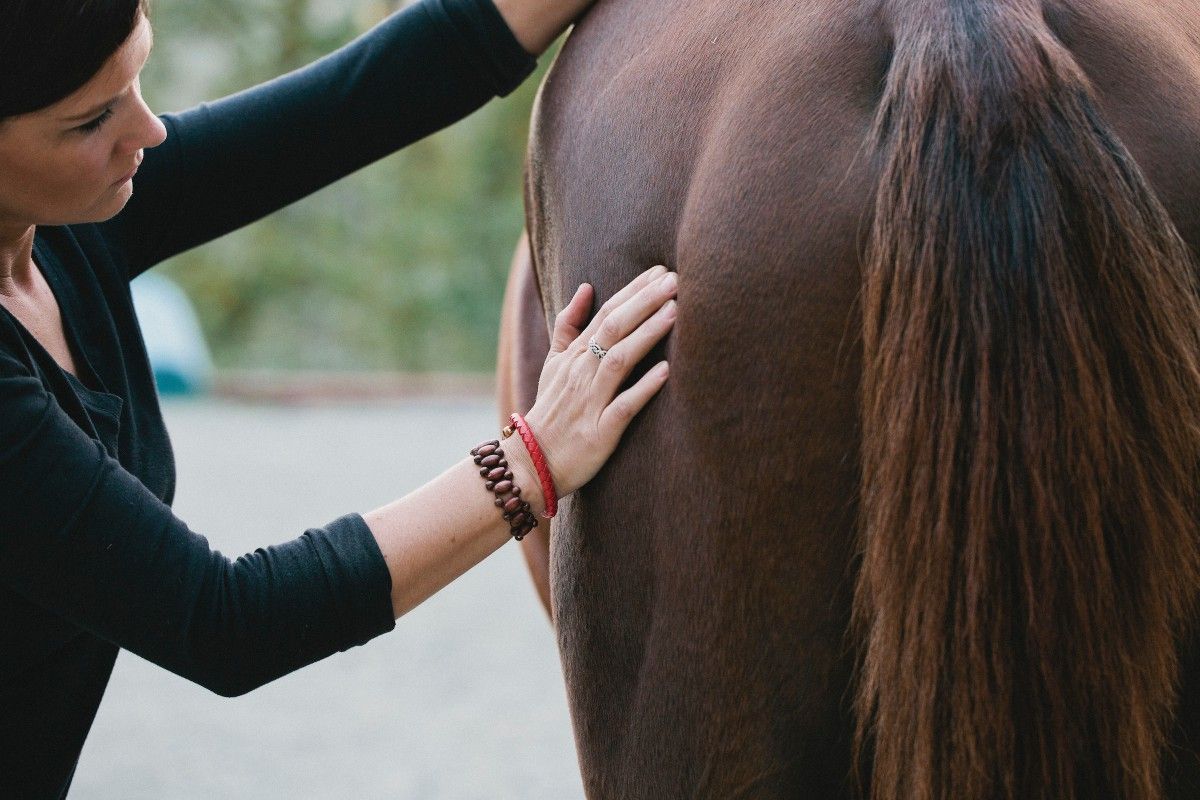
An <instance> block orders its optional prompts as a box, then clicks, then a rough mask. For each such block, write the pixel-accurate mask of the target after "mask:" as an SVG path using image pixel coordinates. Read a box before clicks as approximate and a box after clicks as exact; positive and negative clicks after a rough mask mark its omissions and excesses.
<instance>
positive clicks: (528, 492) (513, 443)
mask: <svg viewBox="0 0 1200 800" xmlns="http://www.w3.org/2000/svg"><path fill="white" fill-rule="evenodd" d="M500 446H501V447H503V448H504V455H505V458H506V459H507V460H508V468H509V470H510V471H511V472H512V474H513V483H514V484H516V485H517V486H519V487H521V499H523V500H524V501H525V502H527V503H529V505H530V507H531V508H532V509H533V512H534V514H536V515H537V516H538V517H541V516H542V514H543V513H544V512H545V510H546V500H545V498H544V497H542V483H541V481H540V480H539V479H538V473H537V468H536V467H534V465H533V459H532V458H531V457H530V455H529V451H528V450H526V449H525V443H524V442H522V441H521V437H520V436H518V435H516V434H515V433H514V434H513V435H512V436H510V437H508V438H507V439H504V440H503V441H501V442H500Z"/></svg>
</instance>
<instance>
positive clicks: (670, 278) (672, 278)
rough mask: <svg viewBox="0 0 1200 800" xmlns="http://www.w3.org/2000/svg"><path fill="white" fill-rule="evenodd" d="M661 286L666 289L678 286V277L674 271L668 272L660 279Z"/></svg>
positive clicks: (673, 288)
mask: <svg viewBox="0 0 1200 800" xmlns="http://www.w3.org/2000/svg"><path fill="white" fill-rule="evenodd" d="M662 286H663V288H664V289H666V290H667V291H674V290H675V289H676V288H677V287H678V286H679V277H678V276H677V275H676V274H675V273H674V272H668V273H667V275H666V277H665V278H663V279H662Z"/></svg>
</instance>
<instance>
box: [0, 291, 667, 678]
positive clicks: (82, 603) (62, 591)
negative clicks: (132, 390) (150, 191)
mask: <svg viewBox="0 0 1200 800" xmlns="http://www.w3.org/2000/svg"><path fill="white" fill-rule="evenodd" d="M664 272H665V270H662V269H661V268H660V269H659V270H657V271H656V272H654V273H647V274H645V275H643V276H642V277H641V278H640V279H639V281H638V282H637V283H638V284H639V285H640V288H639V289H638V290H637V291H636V292H634V293H632V296H631V294H630V293H627V294H626V297H625V298H624V299H625V300H628V302H625V303H620V302H612V301H610V302H609V303H608V304H606V306H605V309H603V310H602V311H601V312H600V314H599V315H598V317H597V320H594V321H593V322H592V324H591V325H590V326H589V327H588V330H587V331H585V335H584V336H583V337H582V339H583V344H581V343H580V341H579V339H578V338H577V337H573V336H571V335H570V334H571V333H572V332H573V331H574V330H576V328H577V327H578V326H579V325H580V324H582V320H583V319H585V318H586V311H587V307H588V305H589V304H590V302H591V295H590V290H586V289H585V290H583V291H582V292H581V293H580V294H579V295H577V296H576V298H575V300H574V302H573V303H572V304H571V306H570V309H569V311H568V312H565V313H564V315H563V316H562V317H560V320H559V325H558V328H557V330H558V334H559V335H558V337H557V339H556V350H555V354H554V355H552V356H551V358H550V359H549V360H548V362H547V366H546V370H545V372H544V373H543V377H542V381H543V386H542V391H541V393H540V394H539V401H538V403H537V404H535V407H534V409H532V410H531V411H530V413H529V414H528V415H527V419H528V420H529V424H530V425H531V427H533V429H534V430H535V432H536V433H537V435H538V438H539V440H540V441H541V445H542V448H543V450H544V451H545V455H546V458H547V460H548V462H549V464H550V465H551V468H552V470H553V474H554V479H555V482H556V485H557V486H558V487H559V490H560V491H561V492H562V493H563V494H566V493H568V492H570V491H572V490H574V489H575V488H577V487H578V486H580V485H582V484H583V483H584V482H586V481H587V480H588V479H590V478H591V477H592V476H593V475H594V474H595V472H596V471H597V470H598V469H599V466H600V464H601V463H602V462H603V461H604V460H606V459H607V458H608V456H609V455H610V454H611V453H612V451H613V449H614V448H615V446H616V443H617V439H618V438H619V437H620V435H621V433H622V432H623V431H624V429H625V427H626V424H627V423H628V421H629V419H630V418H631V417H632V415H633V414H634V413H636V412H637V411H638V410H639V409H640V408H641V407H642V406H643V405H645V403H646V402H647V401H648V400H649V398H650V396H651V395H653V393H654V392H656V391H657V390H658V388H659V387H661V386H662V382H663V381H664V380H665V378H666V374H665V372H664V371H651V373H649V374H648V376H647V377H644V378H642V380H641V381H640V382H639V383H638V384H636V385H635V386H634V387H633V388H632V389H629V390H626V391H625V392H623V393H621V394H620V395H616V394H615V393H616V390H617V387H618V386H620V384H621V381H623V380H624V376H625V375H627V374H628V372H629V366H631V365H632V364H635V363H636V362H637V361H638V360H640V358H641V357H642V356H643V355H644V353H645V352H648V351H649V349H650V347H651V346H652V345H653V343H654V342H656V341H658V340H659V339H661V338H662V336H664V335H665V334H666V332H667V330H668V329H669V328H670V327H671V323H672V319H673V308H672V306H671V305H670V304H667V305H664V303H665V302H666V301H667V298H668V297H669V296H670V295H672V294H673V293H674V291H673V288H672V287H670V286H669V285H668V284H663V283H661V280H662V275H663V273H664ZM655 280H657V281H659V282H658V283H652V282H653V281H655ZM647 317H649V318H648V319H647V321H645V322H641V323H640V324H639V321H640V320H642V319H646V318H647ZM595 331H599V333H598V336H599V338H600V341H601V342H603V343H604V344H606V345H613V347H612V352H611V353H610V354H609V356H608V357H607V358H605V359H604V361H603V362H602V363H599V362H597V361H596V359H595V358H594V357H593V356H591V355H590V354H588V353H587V352H586V351H585V350H582V349H581V348H583V347H584V346H585V344H586V341H587V338H588V337H589V336H590V335H592V332H595ZM0 340H6V341H5V343H6V346H11V347H14V348H15V347H18V346H20V339H19V335H18V334H17V332H16V330H15V328H13V326H12V325H11V324H9V323H6V322H4V321H3V320H0ZM617 342H620V344H616V343H617ZM614 396H615V399H614ZM0 416H2V417H3V418H4V419H5V422H6V424H5V425H4V426H2V427H0V584H3V585H4V586H5V587H6V588H8V589H10V590H12V591H13V592H16V593H17V594H19V595H20V596H21V597H23V598H24V599H25V600H26V601H28V602H30V603H32V604H34V605H36V606H39V607H41V608H43V609H45V610H47V611H50V612H52V613H54V614H55V615H57V616H59V617H61V618H62V619H65V620H67V621H69V622H71V623H72V624H74V625H77V626H79V627H81V628H83V629H85V630H87V631H90V632H91V633H92V634H94V635H96V636H98V637H100V638H102V639H105V640H106V641H109V642H112V643H113V644H115V645H118V646H120V647H123V648H125V649H127V650H129V651H131V652H133V653H136V654H137V655H139V656H141V657H143V658H145V659H147V660H149V661H152V662H154V663H156V664H158V665H160V666H162V667H164V668H166V669H168V670H170V671H172V672H174V673H176V674H178V675H181V676H183V677H184V678H187V679H188V680H191V681H194V682H195V683H198V684H200V685H202V686H205V687H206V688H209V689H211V690H212V691H214V692H217V693H218V694H222V695H230V696H232V695H238V694H243V693H245V692H248V691H250V690H252V689H254V688H256V687H258V686H261V685H262V684H264V683H267V682H269V681H272V680H274V679H276V678H278V677H280V676H282V675H285V674H287V673H289V672H291V671H293V670H296V669H299V668H300V667H303V666H305V665H307V664H311V663H313V662H315V661H318V660H320V659H322V658H325V657H326V656H328V655H330V654H332V653H335V652H337V651H339V650H345V649H347V648H350V647H353V646H355V645H359V644H362V643H364V642H366V641H368V640H369V639H372V638H374V637H375V636H378V635H380V634H382V633H384V632H386V631H388V630H391V628H392V627H393V626H394V625H395V618H396V616H397V615H399V614H402V613H404V612H405V611H407V610H408V609H411V608H413V607H414V606H416V605H417V604H418V603H420V602H421V601H422V600H424V599H425V598H426V597H428V596H429V595H431V594H433V593H434V592H436V591H437V590H438V589H440V588H441V587H442V586H445V585H446V584H447V583H449V582H450V581H451V580H453V579H454V578H455V577H456V576H458V575H459V574H461V573H463V572H465V571H466V570H467V569H469V568H470V567H471V566H472V565H473V564H475V563H476V562H478V561H480V560H481V559H483V558H484V557H485V556H486V555H487V554H488V553H490V552H491V551H492V550H495V549H496V548H497V547H499V546H500V545H501V544H503V543H504V542H505V541H506V539H507V535H508V532H507V528H508V526H507V525H506V524H504V523H503V521H502V518H501V516H500V513H499V510H498V509H497V508H496V507H495V506H494V505H493V504H492V501H491V498H490V496H489V493H488V492H487V491H486V490H485V488H484V486H483V482H482V480H481V479H480V478H479V475H478V473H477V472H476V471H475V470H474V464H472V463H470V462H466V461H464V462H463V463H461V464H459V465H457V466H455V467H454V468H452V469H451V470H450V471H448V472H447V473H445V474H444V475H442V476H441V477H440V478H437V479H436V480H434V481H433V482H432V483H430V484H429V485H428V486H426V487H424V488H423V489H420V490H418V491H417V492H416V493H414V494H412V495H410V496H409V497H406V498H404V499H403V500H400V501H398V502H396V503H394V504H392V505H390V506H388V507H385V508H382V509H380V510H378V511H376V512H373V513H371V514H368V515H366V517H365V518H364V517H363V516H360V515H358V514H350V515H347V516H345V517H343V518H341V519H339V520H337V521H335V522H334V523H331V524H330V525H327V526H325V527H324V528H313V529H312V530H309V531H307V532H305V533H304V534H303V535H302V536H300V537H298V538H296V539H293V540H292V541H290V542H285V543H283V544H279V545H274V546H272V547H267V548H263V549H260V550H257V551H255V552H254V553H250V554H247V555H244V556H242V557H241V558H238V559H236V560H232V559H229V558H227V557H225V556H224V555H222V554H221V553H219V552H216V551H214V550H213V549H212V548H211V547H210V546H209V543H208V542H207V540H205V539H204V538H203V537H202V536H199V535H197V534H196V533H194V532H192V531H191V530H189V529H188V527H187V525H186V524H185V523H184V522H183V521H182V520H180V519H179V518H178V517H176V516H175V515H174V514H173V512H172V511H171V509H170V508H169V507H167V506H166V505H165V504H164V503H162V502H161V501H160V500H159V499H158V498H157V497H155V496H154V495H153V494H152V493H151V492H150V491H149V490H148V489H146V487H145V486H143V485H142V484H141V483H140V482H139V481H138V480H137V478H135V477H134V476H133V475H131V474H130V473H129V472H127V471H126V470H125V469H123V468H122V467H121V465H120V464H119V463H118V462H117V461H115V460H114V459H112V458H111V457H109V456H108V454H107V452H106V451H105V449H104V446H103V445H101V444H100V443H99V442H97V441H94V440H93V439H91V438H89V437H88V435H87V434H85V433H84V432H83V431H82V430H81V429H80V428H79V426H78V425H76V424H75V422H74V421H72V420H71V418H70V417H69V416H68V415H67V414H66V413H65V412H64V411H63V409H62V408H61V407H59V406H58V404H57V403H56V402H55V400H54V397H53V396H52V395H50V394H48V393H47V392H46V389H45V387H44V386H43V385H42V383H41V380H40V379H39V378H38V377H37V376H35V375H32V374H31V373H30V372H29V370H28V369H27V368H26V367H25V366H24V365H23V364H22V363H21V362H20V361H18V360H16V359H14V358H12V357H10V356H8V355H5V354H4V352H3V348H0ZM485 436H486V434H482V432H481V435H480V438H485ZM471 444H474V442H471V443H464V448H468V447H470V446H471ZM505 452H506V453H507V454H508V456H509V457H510V464H511V465H512V467H513V472H514V477H516V478H517V480H518V483H519V484H520V485H521V487H522V489H523V490H524V491H525V492H526V493H527V496H528V498H529V499H530V500H531V501H533V504H534V505H535V506H536V505H540V502H541V500H540V497H539V496H538V491H537V489H538V485H539V484H538V481H537V480H536V479H534V478H533V477H532V472H531V469H530V467H529V462H528V461H527V460H526V458H527V456H526V454H525V453H524V451H523V449H522V445H521V444H519V443H518V442H517V441H515V440H514V441H512V442H510V443H509V444H507V445H506V446H505ZM420 455H421V454H420V453H408V454H405V453H397V454H396V456H397V458H419V457H420ZM258 524H262V525H263V527H264V528H268V529H269V528H270V524H269V521H268V522H266V523H258Z"/></svg>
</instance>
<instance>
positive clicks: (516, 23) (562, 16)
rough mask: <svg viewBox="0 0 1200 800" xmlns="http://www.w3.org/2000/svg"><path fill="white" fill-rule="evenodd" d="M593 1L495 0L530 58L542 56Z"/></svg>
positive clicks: (501, 13)
mask: <svg viewBox="0 0 1200 800" xmlns="http://www.w3.org/2000/svg"><path fill="white" fill-rule="evenodd" d="M592 2H593V0H495V3H496V8H497V9H499V11H500V15H501V16H502V17H504V21H505V22H507V23H508V27H509V28H511V29H512V32H513V35H514V36H516V37H517V41H518V42H520V43H521V46H522V47H524V48H525V50H526V51H527V52H529V54H530V55H535V56H538V55H541V54H542V52H543V51H545V49H546V48H547V47H549V46H550V45H551V44H552V43H553V42H554V40H555V39H557V38H558V37H559V35H560V34H562V32H563V31H565V30H566V29H567V26H568V25H570V24H571V23H572V22H574V21H575V20H576V19H577V18H578V17H579V15H580V14H582V13H583V12H584V11H586V10H587V8H588V6H590V5H591V4H592Z"/></svg>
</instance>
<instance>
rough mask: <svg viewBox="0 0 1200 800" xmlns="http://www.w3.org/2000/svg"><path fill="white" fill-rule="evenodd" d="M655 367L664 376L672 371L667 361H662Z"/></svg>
mask: <svg viewBox="0 0 1200 800" xmlns="http://www.w3.org/2000/svg"><path fill="white" fill-rule="evenodd" d="M655 369H657V370H658V374H660V375H662V376H663V377H664V378H665V377H666V376H667V375H668V374H670V372H671V367H670V365H668V364H667V362H665V361H663V362H662V363H660V364H659V365H658V366H657V367H655Z"/></svg>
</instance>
